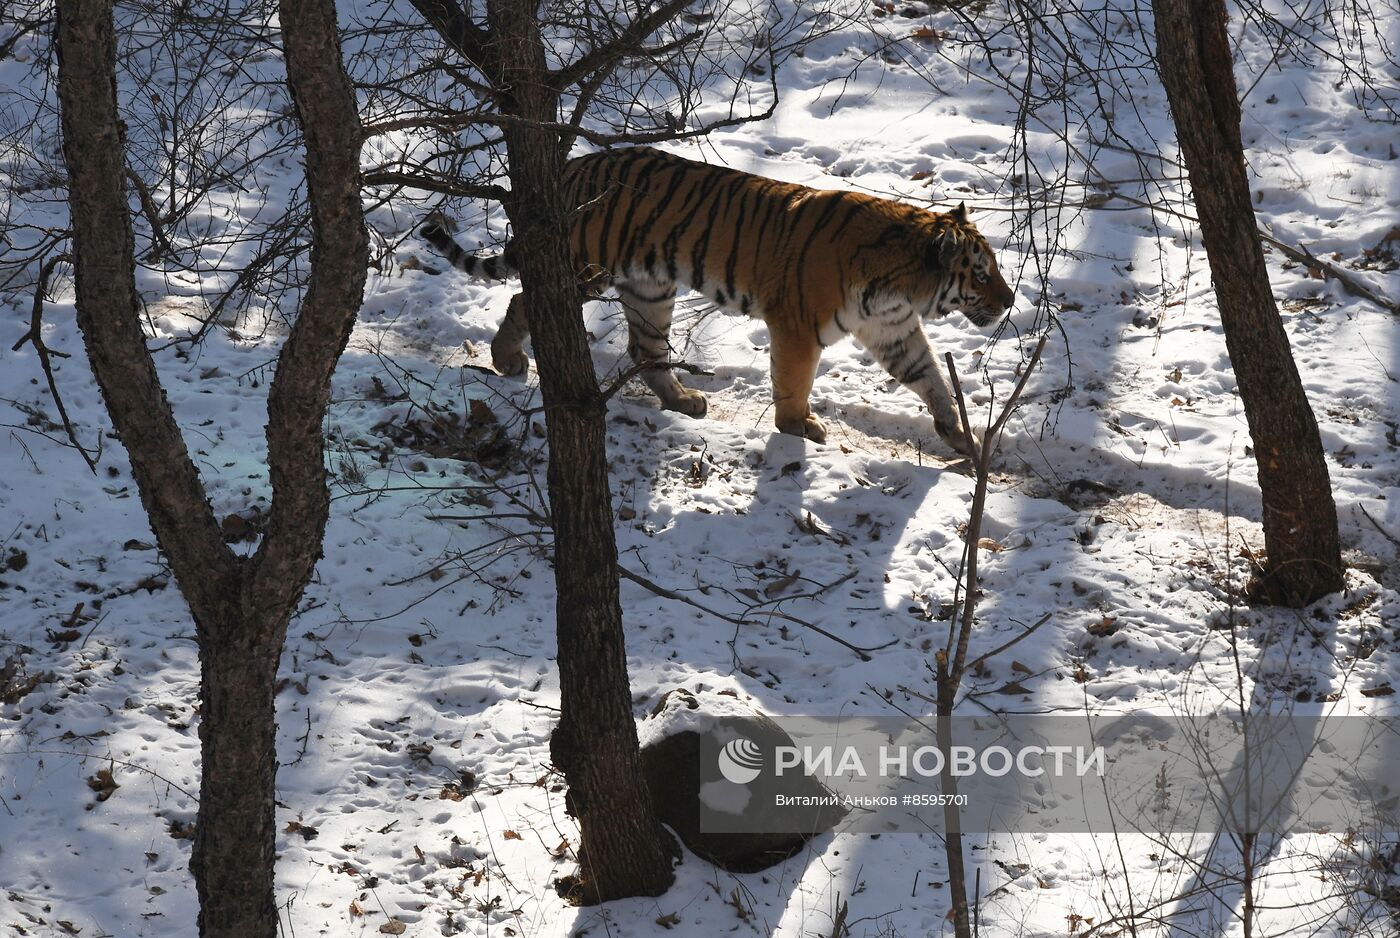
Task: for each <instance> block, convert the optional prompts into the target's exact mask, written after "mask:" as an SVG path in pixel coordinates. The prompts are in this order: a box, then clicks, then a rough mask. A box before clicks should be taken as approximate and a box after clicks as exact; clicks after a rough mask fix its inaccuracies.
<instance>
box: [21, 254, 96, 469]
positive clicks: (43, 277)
mask: <svg viewBox="0 0 1400 938" xmlns="http://www.w3.org/2000/svg"><path fill="white" fill-rule="evenodd" d="M69 260H72V258H71V257H70V256H69V255H68V254H67V253H63V254H55V255H54V256H53V257H51V258H49V259H48V260H47V261H45V262H44V266H43V267H41V268H40V269H39V282H38V283H37V284H35V286H34V308H33V312H31V314H30V318H29V331H28V332H26V333H25V334H24V335H22V336H20V339H19V341H18V342H16V343H15V344H14V345H13V346H12V347H11V348H10V351H12V352H18V351H19V349H20V346H22V345H24V343H26V342H29V343H30V344H32V345H33V346H34V351H35V353H36V354H37V355H38V356H39V366H40V367H41V368H43V369H44V377H45V378H46V379H47V380H48V383H49V396H50V397H52V398H53V402H54V406H56V407H57V408H58V416H59V417H60V418H62V420H63V430H64V432H65V433H67V434H68V440H69V442H71V443H72V444H73V448H74V449H76V450H77V451H78V452H79V454H81V455H82V457H83V462H85V463H87V467H88V469H89V470H90V471H91V472H92V474H93V475H97V460H99V459H101V458H102V435H101V434H98V437H97V453H96V455H90V454H89V453H88V451H87V450H86V449H85V448H84V447H83V444H81V443H79V442H78V431H77V430H75V429H73V421H71V420H69V419H68V408H67V407H64V406H63V397H62V396H61V395H60V394H59V393H58V382H57V381H56V380H55V379H54V376H53V365H52V364H51V363H50V361H49V358H50V356H54V355H57V356H58V357H59V358H67V357H68V355H67V353H65V352H56V351H54V350H52V349H50V348H49V347H48V346H47V345H45V344H44V330H43V326H44V294H45V293H47V292H48V289H49V277H50V276H52V275H53V269H54V268H55V267H57V266H58V265H59V264H61V263H63V262H64V261H69Z"/></svg>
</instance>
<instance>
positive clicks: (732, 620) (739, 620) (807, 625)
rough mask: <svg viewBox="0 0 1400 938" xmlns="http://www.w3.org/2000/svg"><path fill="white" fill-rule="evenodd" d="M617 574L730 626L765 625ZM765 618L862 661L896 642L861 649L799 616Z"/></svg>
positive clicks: (629, 574) (623, 572) (622, 571)
mask: <svg viewBox="0 0 1400 938" xmlns="http://www.w3.org/2000/svg"><path fill="white" fill-rule="evenodd" d="M617 573H618V576H620V577H622V578H623V579H624V580H631V581H632V582H633V583H636V584H637V585H638V586H640V587H643V588H644V589H647V590H649V591H651V592H652V593H655V594H656V595H657V596H660V597H661V598H662V599H670V600H674V601H675V602H678V603H685V604H686V605H687V606H693V607H694V608H696V609H699V610H700V611H701V612H705V613H708V614H710V615H712V616H714V617H715V618H717V619H722V620H724V621H725V622H728V623H729V624H730V625H734V626H745V625H762V624H763V623H762V622H761V621H758V620H754V619H746V618H744V617H742V616H731V615H729V614H728V613H724V612H720V611H719V610H717V609H711V608H710V607H709V606H706V605H704V604H703V603H698V602H696V601H695V600H693V599H691V598H690V597H689V596H685V595H683V594H681V593H677V592H676V591H675V590H671V589H667V588H666V587H664V586H662V585H661V584H659V583H655V582H653V581H652V580H649V579H647V578H646V577H644V576H642V575H641V574H639V573H633V572H632V571H631V570H628V569H627V568H626V567H624V566H622V565H620V564H619V565H618V568H617ZM764 618H768V619H772V618H779V619H785V620H787V621H788V622H792V623H794V624H795V625H800V626H802V627H803V628H804V629H810V630H811V631H813V632H816V633H817V634H818V635H821V636H824V637H825V638H829V639H831V640H832V641H833V642H835V643H836V644H838V645H840V646H842V647H843V648H849V649H850V650H851V651H853V652H854V653H855V655H856V657H858V658H860V660H861V661H869V660H871V659H870V654H869V653H870V652H872V651H879V650H880V649H882V648H888V647H889V646H890V645H893V644H894V642H893V641H891V642H886V643H885V644H884V645H876V646H874V647H872V648H862V647H860V646H859V645H853V644H851V643H850V642H848V641H846V640H845V639H844V638H842V637H841V636H839V635H835V634H833V633H831V632H828V631H827V630H826V629H824V628H822V627H821V626H819V625H817V624H815V623H813V622H808V621H807V620H806V619H799V618H798V617H797V616H794V615H790V614H788V613H786V612H769V613H766V614H765V616H764Z"/></svg>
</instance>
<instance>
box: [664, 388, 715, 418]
mask: <svg viewBox="0 0 1400 938" xmlns="http://www.w3.org/2000/svg"><path fill="white" fill-rule="evenodd" d="M666 409H667V410H674V411H675V412H676V413H679V414H685V415H686V416H687V417H703V416H705V414H706V412H708V411H709V409H710V401H709V399H708V398H706V397H705V395H704V394H701V393H700V392H699V391H693V390H691V389H690V388H681V391H680V394H679V395H678V396H676V397H675V398H674V399H673V400H669V401H667V402H666Z"/></svg>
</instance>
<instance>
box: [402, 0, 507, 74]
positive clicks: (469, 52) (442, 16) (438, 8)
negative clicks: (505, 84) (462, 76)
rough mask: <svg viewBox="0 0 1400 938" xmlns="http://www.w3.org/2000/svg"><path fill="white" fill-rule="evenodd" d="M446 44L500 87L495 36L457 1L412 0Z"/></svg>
mask: <svg viewBox="0 0 1400 938" xmlns="http://www.w3.org/2000/svg"><path fill="white" fill-rule="evenodd" d="M409 3H411V4H413V8H414V9H415V10H417V11H418V12H419V13H421V14H422V15H423V18H424V19H425V20H427V21H428V23H429V24H431V25H432V27H433V29H435V30H437V32H438V35H440V36H441V37H442V38H443V41H444V42H446V43H447V44H448V45H449V46H451V47H452V48H453V49H454V50H456V51H457V53H458V54H460V55H461V56H462V58H464V59H466V60H467V61H468V62H470V63H471V64H472V65H473V66H474V67H475V68H476V69H477V70H478V71H480V72H481V73H482V74H483V75H485V76H487V78H488V79H490V80H491V82H492V83H493V84H495V85H497V87H499V82H498V80H497V79H498V78H499V76H498V74H497V68H496V62H495V59H494V56H492V55H491V52H490V44H491V36H490V34H489V33H487V31H486V30H484V29H482V28H481V27H480V26H478V25H476V24H475V23H473V22H472V21H471V19H470V17H468V16H467V14H466V13H465V12H464V11H463V10H462V8H461V7H460V6H458V5H457V3H456V2H455V0H409Z"/></svg>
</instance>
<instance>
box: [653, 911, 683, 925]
mask: <svg viewBox="0 0 1400 938" xmlns="http://www.w3.org/2000/svg"><path fill="white" fill-rule="evenodd" d="M680 923H681V918H680V916H679V915H677V914H676V913H675V912H667V913H666V914H665V915H663V916H661V917H660V918H658V919H657V920H656V924H658V925H660V926H661V927H662V928H667V929H669V928H670V927H671V926H673V925H679V924H680Z"/></svg>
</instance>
